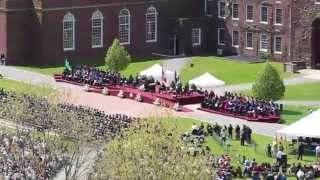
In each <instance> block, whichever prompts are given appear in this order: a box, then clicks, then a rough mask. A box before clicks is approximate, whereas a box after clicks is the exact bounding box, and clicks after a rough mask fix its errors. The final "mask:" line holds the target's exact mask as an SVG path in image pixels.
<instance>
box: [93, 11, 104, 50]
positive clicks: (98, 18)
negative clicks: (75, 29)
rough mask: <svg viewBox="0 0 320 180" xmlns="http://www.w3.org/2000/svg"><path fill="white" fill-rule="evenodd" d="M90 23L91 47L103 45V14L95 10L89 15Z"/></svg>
mask: <svg viewBox="0 0 320 180" xmlns="http://www.w3.org/2000/svg"><path fill="white" fill-rule="evenodd" d="M91 23H92V24H91V25H92V40H91V41H92V48H98V47H103V15H102V13H101V12H100V11H95V12H94V13H93V14H92V17H91Z"/></svg>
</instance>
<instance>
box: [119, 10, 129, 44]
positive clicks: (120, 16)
mask: <svg viewBox="0 0 320 180" xmlns="http://www.w3.org/2000/svg"><path fill="white" fill-rule="evenodd" d="M122 11H127V12H128V15H123V14H121V13H122ZM122 17H126V18H128V23H126V24H121V22H120V19H121V18H122ZM118 18H119V32H118V33H119V41H120V44H121V45H129V44H130V42H131V15H130V11H129V9H127V8H124V9H121V10H120V13H119V17H118ZM121 26H128V29H127V31H128V32H127V33H128V35H127V36H128V40H127V41H122V40H121V35H120V34H121V32H120V30H121V28H120V27H121Z"/></svg>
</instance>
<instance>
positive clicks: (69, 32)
mask: <svg viewBox="0 0 320 180" xmlns="http://www.w3.org/2000/svg"><path fill="white" fill-rule="evenodd" d="M74 31H75V18H74V16H73V14H71V13H70V12H69V13H67V14H66V15H65V16H64V18H63V50H64V51H73V50H74V49H75V46H74V45H75V43H74V39H75V32H74Z"/></svg>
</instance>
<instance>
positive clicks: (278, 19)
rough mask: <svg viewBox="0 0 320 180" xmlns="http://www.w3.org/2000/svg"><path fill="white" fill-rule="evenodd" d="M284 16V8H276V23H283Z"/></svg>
mask: <svg viewBox="0 0 320 180" xmlns="http://www.w3.org/2000/svg"><path fill="white" fill-rule="evenodd" d="M282 18H283V14H282V9H279V8H276V10H275V21H276V22H275V24H276V25H282Z"/></svg>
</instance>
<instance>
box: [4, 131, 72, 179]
mask: <svg viewBox="0 0 320 180" xmlns="http://www.w3.org/2000/svg"><path fill="white" fill-rule="evenodd" d="M17 132H18V133H14V134H9V133H4V132H0V179H1V177H2V178H3V179H6V180H11V179H16V180H22V179H28V180H36V179H39V180H41V179H51V178H53V176H54V175H55V174H56V173H57V172H58V171H59V170H60V169H61V168H62V167H63V160H64V159H65V158H64V156H65V152H66V150H65V149H66V148H65V147H64V145H63V144H58V143H50V142H45V141H43V140H41V139H40V138H39V139H33V138H32V137H31V133H30V131H29V130H26V129H23V130H18V131H17Z"/></svg>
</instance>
